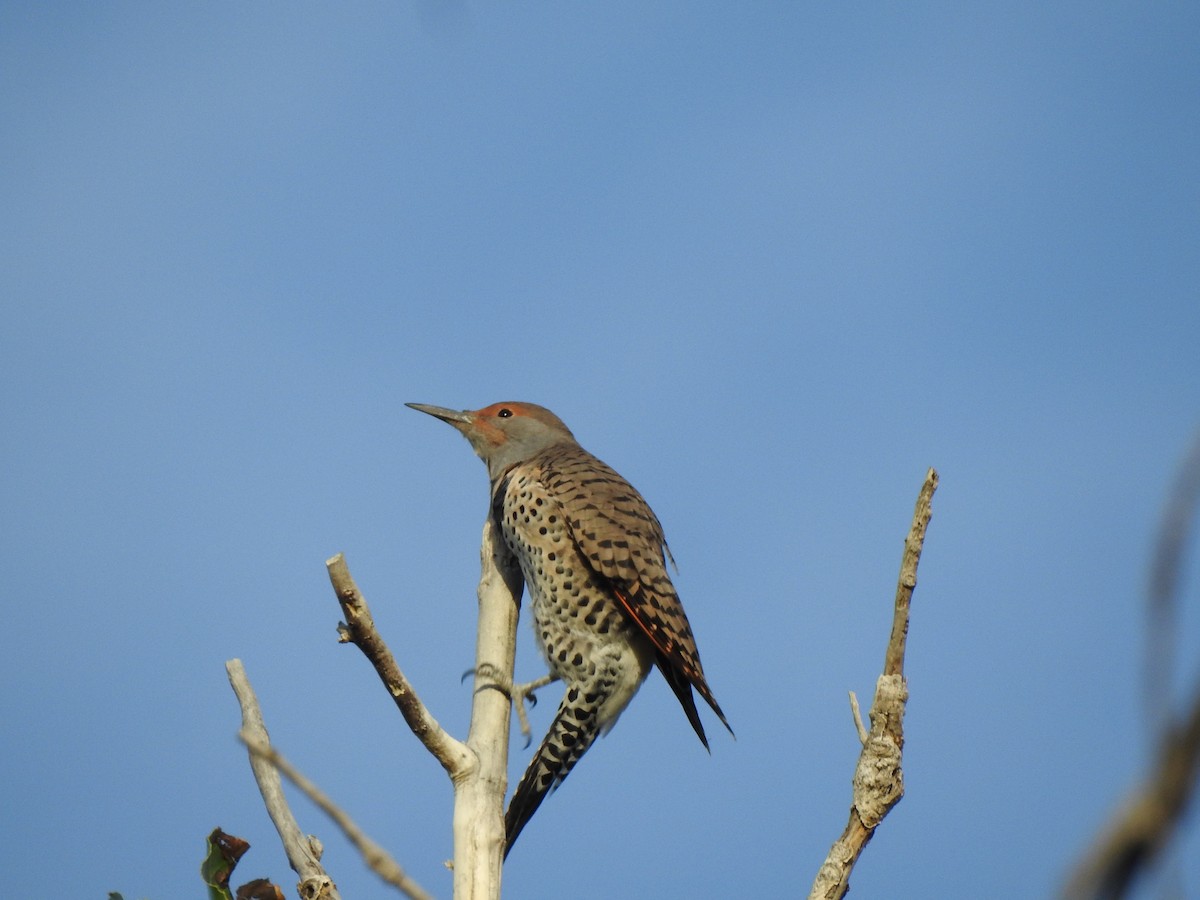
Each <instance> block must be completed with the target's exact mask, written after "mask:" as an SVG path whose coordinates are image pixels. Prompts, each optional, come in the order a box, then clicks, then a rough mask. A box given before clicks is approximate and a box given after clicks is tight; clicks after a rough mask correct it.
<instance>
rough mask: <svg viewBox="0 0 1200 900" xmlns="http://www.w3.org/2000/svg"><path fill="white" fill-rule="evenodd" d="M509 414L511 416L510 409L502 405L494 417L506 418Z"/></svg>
mask: <svg viewBox="0 0 1200 900" xmlns="http://www.w3.org/2000/svg"><path fill="white" fill-rule="evenodd" d="M510 416H512V410H511V409H509V408H508V407H507V406H505V407H503V408H502V409H501V410H500V411H499V412H497V413H496V417H497V418H499V419H507V418H509V417H510Z"/></svg>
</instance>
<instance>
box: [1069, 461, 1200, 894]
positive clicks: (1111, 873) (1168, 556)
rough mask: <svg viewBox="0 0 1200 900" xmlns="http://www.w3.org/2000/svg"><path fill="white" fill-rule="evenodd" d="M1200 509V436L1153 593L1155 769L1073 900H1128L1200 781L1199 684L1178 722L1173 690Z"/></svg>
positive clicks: (1074, 886)
mask: <svg viewBox="0 0 1200 900" xmlns="http://www.w3.org/2000/svg"><path fill="white" fill-rule="evenodd" d="M1198 510H1200V438H1198V439H1197V440H1196V441H1195V443H1194V444H1193V446H1192V449H1191V451H1190V452H1189V453H1188V455H1187V457H1186V458H1185V459H1184V462H1183V464H1182V465H1181V466H1180V471H1179V475H1178V477H1177V481H1176V483H1175V487H1174V489H1173V490H1172V492H1171V495H1170V498H1169V500H1168V502H1167V507H1166V510H1165V511H1164V513H1163V518H1162V523H1161V525H1160V527H1159V533H1158V541H1157V544H1156V546H1155V551H1154V562H1153V563H1152V565H1151V571H1150V589H1149V591H1148V597H1147V600H1148V606H1149V613H1150V615H1149V636H1148V640H1147V644H1146V646H1147V663H1146V706H1147V713H1148V715H1147V722H1148V723H1149V725H1150V727H1151V728H1152V729H1153V730H1154V731H1156V732H1157V738H1156V743H1157V745H1158V746H1157V751H1156V754H1155V765H1154V768H1153V769H1152V770H1151V772H1150V774H1149V775H1148V776H1147V777H1146V778H1145V780H1144V781H1143V782H1142V783H1141V785H1140V786H1139V787H1137V788H1136V789H1134V790H1133V791H1132V792H1131V793H1130V794H1129V796H1127V797H1126V798H1125V799H1124V801H1122V803H1121V804H1120V806H1119V807H1118V808H1117V810H1116V811H1115V812H1114V813H1113V814H1112V816H1111V818H1110V819H1109V821H1108V822H1107V823H1106V824H1105V825H1104V826H1103V828H1102V829H1101V830H1100V833H1099V836H1098V837H1097V838H1096V839H1095V840H1094V841H1093V842H1092V844H1091V846H1090V847H1089V848H1088V850H1087V851H1086V853H1085V854H1084V857H1083V859H1082V860H1081V861H1080V862H1079V863H1078V864H1077V865H1076V867H1075V870H1074V872H1073V873H1072V874H1071V876H1070V878H1069V879H1068V881H1067V885H1066V887H1065V888H1064V889H1063V893H1062V896H1063V897H1064V898H1068V900H1092V898H1096V900H1101V898H1104V900H1107V898H1117V897H1123V896H1125V895H1126V894H1127V893H1128V892H1129V889H1130V888H1131V886H1132V885H1133V882H1134V879H1135V878H1136V877H1137V875H1138V874H1139V873H1141V872H1142V871H1144V870H1145V869H1147V868H1149V867H1150V865H1151V864H1152V863H1153V862H1154V861H1155V860H1156V859H1157V858H1158V856H1159V854H1160V853H1161V852H1162V850H1163V849H1164V848H1166V847H1167V846H1168V845H1169V844H1170V841H1171V837H1172V836H1173V835H1174V833H1175V829H1176V827H1177V826H1178V824H1179V821H1180V819H1181V818H1182V817H1183V814H1184V812H1185V811H1186V810H1187V808H1188V804H1189V802H1190V801H1191V799H1192V797H1193V795H1194V794H1195V790H1196V781H1197V776H1198V775H1200V683H1198V684H1197V685H1196V689H1195V693H1194V695H1193V697H1192V699H1191V702H1190V703H1189V705H1188V707H1187V708H1186V709H1185V711H1184V712H1183V713H1182V714H1181V715H1179V716H1178V717H1173V716H1172V714H1171V709H1172V706H1173V704H1172V703H1171V691H1170V685H1171V680H1172V674H1173V671H1172V670H1173V668H1174V658H1175V653H1174V650H1175V646H1174V644H1175V637H1174V635H1175V631H1176V628H1175V622H1176V620H1177V618H1178V610H1179V607H1180V599H1179V584H1180V582H1181V580H1182V579H1181V572H1182V570H1183V563H1184V555H1185V550H1186V547H1187V543H1188V537H1189V535H1190V534H1191V526H1192V523H1193V522H1194V521H1195V519H1196V516H1197V511H1198Z"/></svg>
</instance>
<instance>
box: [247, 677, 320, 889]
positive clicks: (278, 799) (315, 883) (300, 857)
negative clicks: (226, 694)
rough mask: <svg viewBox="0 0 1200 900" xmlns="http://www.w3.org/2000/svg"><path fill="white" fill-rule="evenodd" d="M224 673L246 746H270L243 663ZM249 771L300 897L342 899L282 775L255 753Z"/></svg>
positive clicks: (256, 699)
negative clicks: (297, 880)
mask: <svg viewBox="0 0 1200 900" xmlns="http://www.w3.org/2000/svg"><path fill="white" fill-rule="evenodd" d="M225 671H226V673H227V674H228V675H229V684H230V685H231V686H232V687H233V692H234V694H236V695H237V698H238V703H239V705H240V706H241V708H242V734H243V735H244V738H243V739H244V740H246V742H247V744H249V743H250V742H251V741H253V742H254V743H256V744H261V745H267V744H269V742H270V740H271V739H270V737H269V736H268V734H267V726H266V724H265V723H264V722H263V717H262V710H261V709H260V708H259V705H258V698H257V697H256V696H255V694H254V688H252V687H251V686H250V679H249V678H247V676H246V670H245V668H244V667H243V666H242V661H241V660H240V659H231V660H229V661H228V662H227V663H225ZM250 768H251V770H252V771H253V772H254V780H255V781H257V782H258V790H259V792H260V793H261V794H262V797H263V802H264V803H265V804H266V807H267V813H268V814H269V815H270V816H271V821H272V822H274V823H275V830H276V831H278V832H279V839H280V840H281V841H282V842H283V849H284V852H285V853H287V858H288V863H289V864H290V865H291V867H292V869H293V870H294V871H295V873H296V874H297V875H299V876H300V883H299V884H298V885H297V890H298V891H299V893H300V896H301V897H302V898H304V900H341V895H340V894H338V890H337V886H336V885H334V883H333V879H332V878H330V877H329V875H328V874H327V873H326V872H325V868H324V866H322V865H321V849H320V842H319V841H317V840H316V838H313V837H311V836H309V835H305V834H304V833H303V832H302V831H301V830H300V826H299V824H298V823H297V822H296V817H295V816H293V815H292V811H291V809H290V808H289V807H288V804H287V799H286V798H285V797H284V796H283V785H282V784H281V783H280V780H279V773H278V772H277V771H276V770H275V768H274V767H273V766H272V765H271V764H270V763H269V762H267V761H265V760H264V759H262V758H261V757H260V756H259V755H257V754H255V753H253V752H251V754H250Z"/></svg>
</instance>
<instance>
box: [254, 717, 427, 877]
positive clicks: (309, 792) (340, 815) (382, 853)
mask: <svg viewBox="0 0 1200 900" xmlns="http://www.w3.org/2000/svg"><path fill="white" fill-rule="evenodd" d="M238 737H240V738H241V739H242V742H243V743H244V744H245V745H246V747H247V748H248V749H249V750H250V755H251V757H252V758H254V759H257V760H259V761H261V762H262V763H264V764H266V765H267V766H269V767H271V768H272V769H276V770H278V771H279V772H282V773H283V776H284V778H286V779H287V780H288V781H290V782H291V783H292V784H294V785H295V786H296V787H297V788H298V789H299V790H300V791H301V792H302V793H303V794H304V795H305V796H306V797H308V799H309V800H311V801H312V802H313V803H314V804H316V806H317V807H318V808H319V809H320V810H321V811H322V812H323V813H325V815H327V816H329V818H330V819H332V820H333V822H334V824H335V825H337V827H338V828H340V829H341V831H342V834H344V835H345V836H346V838H347V840H349V841H350V843H351V844H353V845H354V847H355V849H357V850H358V852H359V853H361V854H362V858H363V859H364V860H366V862H367V865H368V866H370V867H371V871H372V872H374V873H375V874H376V875H378V876H379V877H380V878H382V879H383V880H384V881H385V882H387V883H388V884H390V885H392V887H394V888H396V889H397V890H399V891H400V892H401V893H403V894H404V895H405V896H407V897H411V898H412V900H432V895H430V894H429V893H427V892H426V891H425V890H424V889H423V888H422V887H421V886H420V885H419V884H417V883H416V882H415V881H413V880H412V879H411V878H410V877H409V876H408V874H407V873H406V872H405V871H404V869H402V868H401V867H400V864H399V863H397V862H396V860H395V859H393V858H392V856H391V855H390V854H389V853H388V852H387V851H386V850H384V849H383V848H382V847H381V846H379V844H377V843H375V841H373V840H371V839H370V838H369V837H367V835H366V834H364V833H363V830H362V829H361V828H359V827H358V826H357V825H356V824H355V823H354V820H353V819H351V818H350V816H349V815H347V814H346V812H345V811H343V810H342V809H341V808H340V807H339V806H337V805H336V804H335V803H334V802H333V801H332V800H330V799H329V797H328V796H327V795H326V794H325V793H324V792H323V791H322V790H321V789H320V788H318V787H317V786H316V785H315V784H313V782H311V781H309V779H308V778H306V777H305V776H304V774H303V773H302V772H300V771H299V770H298V769H297V768H296V767H295V766H293V765H292V764H291V763H290V762H288V761H287V760H286V759H284V757H283V756H282V755H280V753H279V751H277V750H276V749H275V748H274V747H272V746H271V745H270V744H269V743H268V742H266V741H264V740H263V739H262V738H260V737H258V736H256V735H252V734H248V733H246V732H245V731H243V732H242V733H241V734H239V735H238ZM276 777H278V776H276Z"/></svg>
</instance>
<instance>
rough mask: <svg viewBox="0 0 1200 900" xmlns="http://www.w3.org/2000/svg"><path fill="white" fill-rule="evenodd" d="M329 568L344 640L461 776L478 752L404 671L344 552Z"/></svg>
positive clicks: (433, 748)
mask: <svg viewBox="0 0 1200 900" xmlns="http://www.w3.org/2000/svg"><path fill="white" fill-rule="evenodd" d="M325 568H326V569H327V570H328V571H329V581H330V583H331V584H332V585H333V590H334V592H335V593H336V594H337V598H338V603H340V604H341V607H342V614H343V615H344V616H345V617H346V621H345V624H344V625H341V626H339V628H338V633H339V638H340V639H341V640H342V641H343V642H349V643H353V644H354V645H355V646H357V647H358V649H359V650H361V651H362V653H363V655H364V656H366V657H367V659H368V660H369V661H370V663H371V665H372V666H374V667H375V671H376V673H377V674H378V675H379V678H380V680H382V681H383V685H384V687H386V688H387V690H388V693H389V694H391V696H392V699H393V700H394V701H395V703H396V707H397V708H398V709H399V710H400V714H401V715H403V716H404V721H405V722H407V723H408V727H409V728H411V729H412V733H413V734H415V735H416V736H417V739H418V740H420V741H421V743H422V744H424V745H425V747H426V749H427V750H429V752H430V753H432V754H433V755H434V757H435V758H436V759H437V761H438V762H440V763H441V764H442V767H443V768H444V769H445V770H446V772H447V773H449V775H450V777H451V778H459V777H461V776H462V774H463V773H464V772H466V771H467V770H468V769H470V768H471V767H472V766H473V765H474V764H475V763H474V755H473V754H472V753H471V751H470V750H469V749H468V748H467V746H466V745H465V744H464V743H462V742H461V741H459V740H456V739H455V738H453V737H451V736H450V734H449V733H448V732H447V731H446V730H445V729H444V728H442V726H441V725H440V724H439V723H438V720H437V719H435V718H434V717H433V714H432V713H430V712H429V710H428V709H427V708H426V707H425V704H423V703H422V702H421V699H420V698H419V697H418V696H417V694H416V691H414V690H413V687H412V685H411V684H410V683H409V681H408V679H407V678H405V677H404V673H403V672H401V671H400V666H399V665H398V664H397V663H396V659H395V657H394V656H392V651H391V650H389V649H388V646H387V644H386V643H384V641H383V638H382V637H380V635H379V632H378V631H376V630H375V620H374V618H373V617H372V616H371V609H370V607H369V606H367V601H366V598H365V597H363V595H362V592H361V591H360V590H359V589H358V585H357V584H355V583H354V579H353V578H352V577H351V575H350V568H349V566H347V565H346V559H345V557H344V556H342V554H340V553H339V554H337V555H336V556H333V557H331V558H330V559H328V560H326V561H325Z"/></svg>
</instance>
